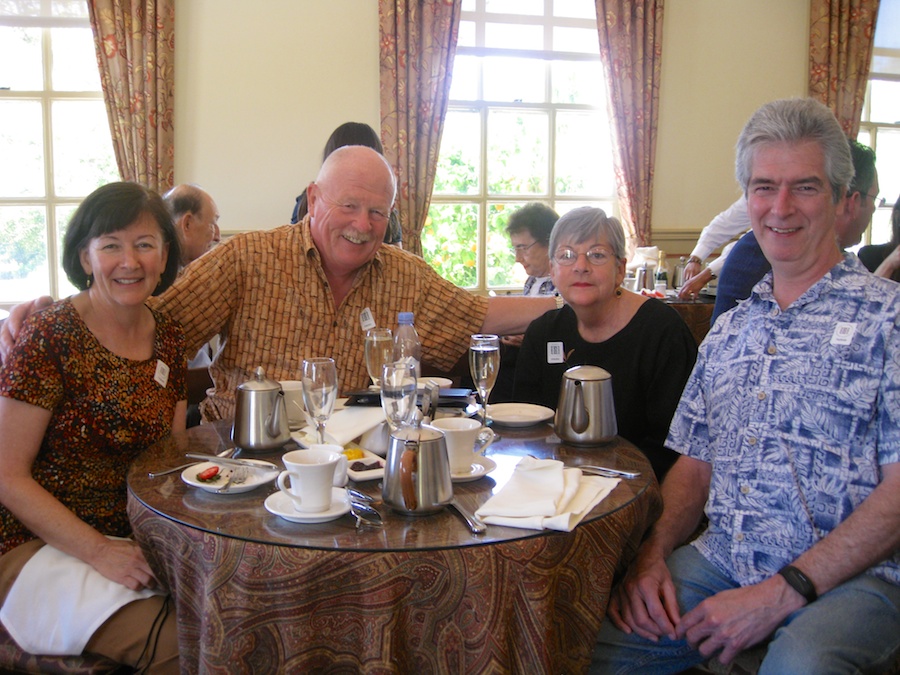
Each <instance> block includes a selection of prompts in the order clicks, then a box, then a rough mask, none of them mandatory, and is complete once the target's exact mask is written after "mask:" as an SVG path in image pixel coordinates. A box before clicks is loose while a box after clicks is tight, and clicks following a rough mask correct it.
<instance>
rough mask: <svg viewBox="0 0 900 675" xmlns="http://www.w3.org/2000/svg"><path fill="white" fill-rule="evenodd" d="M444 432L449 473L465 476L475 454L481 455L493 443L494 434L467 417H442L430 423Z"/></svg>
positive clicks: (470, 467) (469, 469)
mask: <svg viewBox="0 0 900 675" xmlns="http://www.w3.org/2000/svg"><path fill="white" fill-rule="evenodd" d="M431 426H433V427H434V428H436V429H440V430H441V431H443V432H444V439H445V441H446V443H447V455H448V457H449V459H450V473H452V474H457V475H458V474H466V473H469V472H470V471H471V470H472V462H474V461H475V454H476V453H481V452H483V451H484V449H485V448H486V447H487V446H489V445H490V444H491V443H493V442H494V432H493V430H492V429H490V428H488V427H485V428H484V430H483V431H482V428H481V422H479V421H478V420H473V419H470V418H468V417H443V418H441V419H437V420H435V421H434V422H432V423H431Z"/></svg>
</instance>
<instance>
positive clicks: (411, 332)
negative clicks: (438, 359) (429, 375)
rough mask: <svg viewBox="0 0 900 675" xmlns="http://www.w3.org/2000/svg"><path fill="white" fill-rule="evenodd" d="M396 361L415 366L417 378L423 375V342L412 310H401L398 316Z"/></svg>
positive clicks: (395, 336)
mask: <svg viewBox="0 0 900 675" xmlns="http://www.w3.org/2000/svg"><path fill="white" fill-rule="evenodd" d="M394 361H403V362H404V363H408V364H410V365H411V366H413V372H414V373H415V374H416V379H417V380H418V378H420V377H421V376H422V366H421V362H422V343H421V342H419V334H418V333H417V332H416V327H415V325H414V324H413V313H412V312H400V314H399V315H398V316H397V330H396V331H395V332H394Z"/></svg>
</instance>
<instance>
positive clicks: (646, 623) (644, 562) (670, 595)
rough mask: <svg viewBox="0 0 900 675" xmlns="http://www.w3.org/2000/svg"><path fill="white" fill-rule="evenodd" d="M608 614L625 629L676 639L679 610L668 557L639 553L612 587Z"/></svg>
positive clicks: (628, 632)
mask: <svg viewBox="0 0 900 675" xmlns="http://www.w3.org/2000/svg"><path fill="white" fill-rule="evenodd" d="M606 614H607V616H609V618H610V619H612V622H613V623H614V624H615V625H616V627H617V628H618V629H619V630H621V631H622V632H623V633H627V634H629V635H630V634H631V633H632V632H634V633H637V634H638V635H640V636H641V637H643V638H646V639H648V640H652V641H653V642H656V641H658V640H659V638H661V637H663V636H667V637H670V638H672V639H674V638H675V631H676V626H677V625H678V623H679V621H680V613H679V609H678V600H677V599H676V596H675V585H674V584H673V583H672V575H671V573H670V572H669V568H668V567H667V566H666V561H665V560H664V559H663V558H662V557H652V558H648V557H647V556H644V557H642V556H641V555H640V554H639V555H638V557H637V558H636V559H635V561H634V563H632V565H631V567H630V568H629V569H628V572H627V574H626V575H625V578H624V579H622V582H621V583H620V584H619V585H618V586H616V587H615V588H614V589H613V592H612V595H611V596H610V599H609V607H608V608H607V610H606Z"/></svg>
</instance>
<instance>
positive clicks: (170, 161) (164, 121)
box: [88, 0, 175, 192]
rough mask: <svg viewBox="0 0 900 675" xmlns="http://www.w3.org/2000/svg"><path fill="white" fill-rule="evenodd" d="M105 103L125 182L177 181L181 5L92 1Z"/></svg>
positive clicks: (164, 184)
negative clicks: (177, 35)
mask: <svg viewBox="0 0 900 675" xmlns="http://www.w3.org/2000/svg"><path fill="white" fill-rule="evenodd" d="M88 7H89V10H90V17H91V27H92V28H93V31H94V42H95V44H96V47H97V62H98V64H99V66H100V80H101V82H102V85H103V98H104V99H105V100H106V110H107V113H108V115H109V121H110V128H111V129H112V136H113V146H114V147H115V151H116V162H117V164H118V165H119V173H120V174H121V175H122V178H123V179H124V180H128V181H134V182H137V183H141V184H142V185H145V186H147V187H149V188H152V189H154V190H157V191H160V192H161V191H164V190H166V189H168V188H170V187H172V185H173V182H174V157H175V153H174V146H173V142H174V138H175V133H174V128H173V123H172V121H173V117H174V113H173V108H174V93H175V0H89V2H88Z"/></svg>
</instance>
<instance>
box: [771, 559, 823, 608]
mask: <svg viewBox="0 0 900 675" xmlns="http://www.w3.org/2000/svg"><path fill="white" fill-rule="evenodd" d="M778 574H780V575H781V576H783V577H784V579H785V581H787V582H788V585H790V587H791V588H793V589H794V590H795V591H797V592H798V593H799V594H800V595H802V596H803V597H804V598H806V602H814V601H815V599H816V598H818V597H819V596H818V594H817V593H816V587H815V586H814V585H813V582H812V581H811V580H810V578H809V577H808V576H806V575H805V574H804V573H803V572H801V571H800V570H798V569H797V568H796V567H794V566H793V565H785V566H784V567H782V568H781V569H780V570H778Z"/></svg>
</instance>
